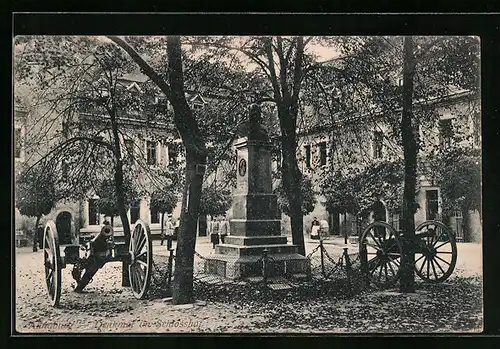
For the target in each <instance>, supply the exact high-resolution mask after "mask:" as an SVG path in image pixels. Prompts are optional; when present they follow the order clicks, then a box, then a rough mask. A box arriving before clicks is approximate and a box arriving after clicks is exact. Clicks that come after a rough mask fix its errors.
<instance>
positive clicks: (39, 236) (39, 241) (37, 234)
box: [33, 224, 43, 252]
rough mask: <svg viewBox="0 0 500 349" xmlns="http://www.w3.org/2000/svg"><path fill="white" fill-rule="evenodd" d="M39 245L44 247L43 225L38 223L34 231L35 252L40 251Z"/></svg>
mask: <svg viewBox="0 0 500 349" xmlns="http://www.w3.org/2000/svg"><path fill="white" fill-rule="evenodd" d="M37 245H38V247H39V248H40V249H42V248H43V226H42V225H41V224H38V227H36V228H35V231H34V232H33V252H37V251H38V248H37Z"/></svg>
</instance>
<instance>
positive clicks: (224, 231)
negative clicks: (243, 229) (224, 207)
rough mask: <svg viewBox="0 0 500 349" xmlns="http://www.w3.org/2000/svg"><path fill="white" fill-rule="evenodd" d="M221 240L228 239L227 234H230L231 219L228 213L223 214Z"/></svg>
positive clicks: (220, 229)
mask: <svg viewBox="0 0 500 349" xmlns="http://www.w3.org/2000/svg"><path fill="white" fill-rule="evenodd" d="M219 234H220V240H221V242H222V243H224V241H225V240H226V236H228V235H229V221H228V220H227V217H226V214H224V215H223V216H222V220H221V221H220V226H219Z"/></svg>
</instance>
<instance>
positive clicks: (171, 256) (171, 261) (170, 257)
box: [167, 247, 174, 293]
mask: <svg viewBox="0 0 500 349" xmlns="http://www.w3.org/2000/svg"><path fill="white" fill-rule="evenodd" d="M168 251H169V255H168V266H167V268H168V270H167V275H168V276H167V289H168V291H169V293H171V285H172V269H173V264H174V249H173V248H172V247H170V248H169V249H168Z"/></svg>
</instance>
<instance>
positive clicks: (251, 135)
mask: <svg viewBox="0 0 500 349" xmlns="http://www.w3.org/2000/svg"><path fill="white" fill-rule="evenodd" d="M235 146H236V149H237V180H236V183H237V184H236V190H235V191H234V194H233V204H232V209H233V210H232V211H233V217H232V219H231V220H230V222H229V224H230V235H229V236H227V237H226V240H225V243H224V244H220V245H217V246H216V248H215V253H214V254H212V255H209V256H207V257H206V259H205V272H207V273H211V274H217V275H220V276H224V277H227V278H230V279H238V278H243V277H249V276H262V253H263V251H264V250H267V253H268V256H269V260H270V261H272V262H271V263H270V267H271V269H270V270H271V273H270V274H271V275H273V274H274V275H277V274H283V273H285V274H309V273H310V263H309V260H308V259H307V258H306V257H304V256H302V255H300V254H298V253H297V246H295V245H291V244H287V237H286V236H281V219H280V217H279V213H278V206H277V197H276V195H275V194H273V191H272V177H271V148H272V145H271V142H270V141H269V136H268V134H267V132H266V130H265V129H264V127H263V126H262V117H261V111H260V107H259V106H258V105H256V104H252V105H251V106H250V108H249V131H248V136H247V137H245V138H241V139H239V140H238V141H237V142H236V144H235ZM272 270H274V271H275V273H273V272H272Z"/></svg>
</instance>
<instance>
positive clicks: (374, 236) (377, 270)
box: [359, 221, 457, 287]
mask: <svg viewBox="0 0 500 349" xmlns="http://www.w3.org/2000/svg"><path fill="white" fill-rule="evenodd" d="M403 245H405V246H407V247H408V248H410V249H411V250H412V251H413V252H414V253H415V260H414V268H415V273H416V274H417V275H418V276H419V277H420V278H421V279H422V280H424V281H426V282H433V283H439V282H443V281H445V280H446V279H448V278H449V277H450V275H451V274H452V273H453V270H454V268H455V265H456V262H457V244H456V242H455V238H454V236H453V233H452V232H451V230H450V229H449V228H448V227H446V226H445V225H444V224H443V223H441V222H439V221H426V222H424V223H422V224H420V225H418V226H417V227H416V229H415V236H414V237H413V238H412V239H408V237H406V236H404V235H403V232H402V231H396V230H395V229H394V228H393V227H392V226H391V225H389V224H387V223H385V222H374V223H371V224H370V225H368V226H367V227H366V228H365V229H364V231H363V233H362V235H361V237H360V240H359V252H360V261H361V268H362V271H363V273H364V274H365V276H366V277H367V278H368V280H369V281H370V282H372V283H374V284H375V285H378V286H381V287H387V286H391V285H394V284H396V283H397V281H398V280H399V277H400V271H401V259H402V255H403Z"/></svg>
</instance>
